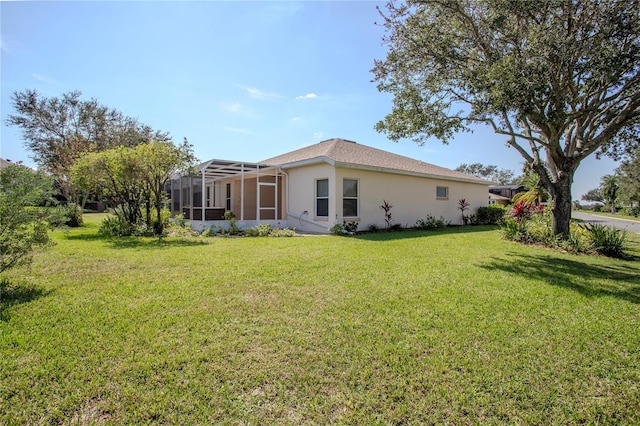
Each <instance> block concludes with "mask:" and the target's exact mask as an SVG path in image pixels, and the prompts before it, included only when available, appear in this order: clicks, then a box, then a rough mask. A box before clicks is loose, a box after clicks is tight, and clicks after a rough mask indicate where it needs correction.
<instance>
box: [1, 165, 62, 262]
mask: <svg viewBox="0 0 640 426" xmlns="http://www.w3.org/2000/svg"><path fill="white" fill-rule="evenodd" d="M54 192H55V191H54V189H53V179H52V178H51V177H50V176H48V175H46V174H44V173H43V172H34V171H33V170H31V169H29V168H27V167H24V166H20V165H10V166H8V167H6V168H4V169H2V170H0V273H1V272H3V271H5V270H7V269H9V268H13V267H15V266H18V265H24V264H28V263H30V262H31V259H32V255H33V252H34V251H35V250H37V249H39V248H43V247H47V246H49V245H51V240H50V239H49V235H48V230H49V229H50V227H51V224H52V222H53V220H54V218H56V215H55V213H56V212H55V211H53V210H51V209H48V210H47V209H41V208H36V206H45V205H46V204H49V203H55V200H54V199H53V194H54Z"/></svg>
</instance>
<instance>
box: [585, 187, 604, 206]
mask: <svg viewBox="0 0 640 426" xmlns="http://www.w3.org/2000/svg"><path fill="white" fill-rule="evenodd" d="M582 200H584V201H591V202H594V203H603V204H604V197H603V196H602V194H601V193H600V188H594V189H590V190H589V191H587V192H586V193H585V194H583V195H582Z"/></svg>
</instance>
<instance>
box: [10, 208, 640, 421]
mask: <svg viewBox="0 0 640 426" xmlns="http://www.w3.org/2000/svg"><path fill="white" fill-rule="evenodd" d="M87 221H88V222H91V223H89V226H87V227H85V228H82V229H76V230H72V231H70V232H68V233H61V232H56V234H55V239H56V241H57V245H56V246H55V247H53V248H52V249H50V250H48V251H46V252H43V253H41V254H38V255H37V256H36V258H35V262H34V264H33V265H32V267H31V268H28V269H17V270H13V271H11V272H10V273H9V274H7V278H8V279H9V280H10V282H12V283H13V285H12V286H10V288H9V289H8V290H7V292H6V293H5V294H3V296H2V297H3V299H2V302H1V303H2V305H1V307H2V311H1V313H0V331H1V336H0V424H58V423H61V424H68V423H71V424H132V423H142V424H150V423H160V424H214V423H215V424H367V425H368V424H442V423H449V424H563V425H564V424H585V423H586V424H611V423H616V424H637V423H640V390H639V389H638V386H639V385H640V262H639V261H638V260H626V261H625V260H615V259H608V258H604V257H588V256H575V255H570V254H564V253H559V252H557V251H552V250H548V249H544V248H536V247H526V246H521V245H517V244H514V243H511V242H507V241H503V240H501V239H500V237H499V232H498V231H497V230H496V229H494V228H484V227H477V228H466V229H451V230H446V231H443V232H402V233H381V234H371V235H363V236H360V237H355V238H342V237H300V238H280V239H278V238H251V239H250V238H213V239H206V238H198V239H171V238H169V239H165V240H163V241H158V240H156V239H144V238H126V239H103V238H99V237H98V236H97V235H96V230H97V228H96V224H95V218H94V219H93V220H92V218H91V217H89V218H87ZM632 238H634V240H632V241H631V242H632V246H633V247H632V252H633V254H635V255H636V256H637V255H640V250H639V247H640V245H639V242H640V241H639V240H638V239H637V237H635V236H633V237H632Z"/></svg>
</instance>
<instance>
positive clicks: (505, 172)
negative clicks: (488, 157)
mask: <svg viewBox="0 0 640 426" xmlns="http://www.w3.org/2000/svg"><path fill="white" fill-rule="evenodd" d="M456 171H458V172H462V173H466V174H468V175H472V176H476V177H479V178H483V179H487V180H489V181H491V182H494V183H497V184H498V185H509V184H511V183H513V182H514V178H513V176H514V173H513V170H509V169H499V168H498V166H494V165H491V164H490V165H488V166H485V165H484V164H481V163H473V164H466V163H462V164H460V165H459V166H458V167H456Z"/></svg>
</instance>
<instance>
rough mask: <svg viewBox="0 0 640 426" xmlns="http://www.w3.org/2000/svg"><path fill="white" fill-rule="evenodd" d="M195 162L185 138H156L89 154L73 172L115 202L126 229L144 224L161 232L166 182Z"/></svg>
mask: <svg viewBox="0 0 640 426" xmlns="http://www.w3.org/2000/svg"><path fill="white" fill-rule="evenodd" d="M194 162H195V157H194V155H193V148H192V146H191V145H190V144H189V142H188V141H187V140H186V139H185V140H184V142H183V143H182V144H181V145H180V146H176V145H174V144H173V142H171V141H155V140H153V141H150V142H146V143H142V144H139V145H137V146H135V147H125V146H119V147H116V148H111V149H108V150H104V151H101V152H93V153H90V154H86V155H84V156H82V157H81V158H79V159H78V161H77V162H76V164H75V165H74V166H73V167H72V169H71V176H72V178H73V183H74V185H76V186H77V187H78V188H79V189H81V190H85V191H90V192H92V193H94V194H96V195H97V196H98V197H100V198H101V199H104V200H106V201H108V202H109V203H111V204H113V205H115V206H116V208H115V214H116V215H117V217H118V219H119V220H120V221H121V222H122V223H125V224H127V225H128V228H127V229H129V230H133V229H134V228H135V227H136V226H138V225H140V224H142V225H144V226H145V227H146V228H147V229H149V230H151V229H152V230H153V232H154V233H155V234H156V235H161V234H162V231H163V221H162V217H161V216H162V208H163V206H164V201H165V200H166V194H165V191H164V185H165V183H166V182H167V180H168V179H169V178H170V177H171V175H172V174H173V173H176V172H179V171H185V170H187V169H188V168H189V167H190V166H191V165H192V164H193V163H194ZM151 211H154V212H155V218H152V217H151Z"/></svg>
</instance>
